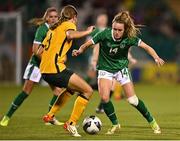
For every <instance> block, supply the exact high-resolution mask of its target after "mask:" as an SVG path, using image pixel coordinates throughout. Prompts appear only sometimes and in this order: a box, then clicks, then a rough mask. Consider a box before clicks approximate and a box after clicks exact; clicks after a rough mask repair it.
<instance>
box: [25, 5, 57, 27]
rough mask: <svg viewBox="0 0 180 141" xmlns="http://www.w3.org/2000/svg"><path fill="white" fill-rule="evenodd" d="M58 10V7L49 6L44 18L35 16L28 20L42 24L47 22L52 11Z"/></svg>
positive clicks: (33, 23)
mask: <svg viewBox="0 0 180 141" xmlns="http://www.w3.org/2000/svg"><path fill="white" fill-rule="evenodd" d="M53 11H54V12H57V13H58V11H57V9H56V8H55V7H50V8H47V10H46V12H45V13H44V16H43V17H42V18H33V19H31V20H29V21H28V23H29V24H31V25H35V26H39V25H41V24H44V23H45V22H46V18H47V17H48V15H49V13H50V12H53Z"/></svg>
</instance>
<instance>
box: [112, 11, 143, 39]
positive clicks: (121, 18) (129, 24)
mask: <svg viewBox="0 0 180 141" xmlns="http://www.w3.org/2000/svg"><path fill="white" fill-rule="evenodd" d="M114 22H117V23H123V24H124V28H125V31H124V36H126V37H128V38H132V37H136V36H137V35H138V34H140V33H141V32H140V30H139V27H141V25H137V26H136V25H135V24H134V21H133V19H132V18H131V16H130V15H129V12H128V11H122V12H120V13H118V14H117V15H116V16H115V17H114V19H113V21H112V23H114Z"/></svg>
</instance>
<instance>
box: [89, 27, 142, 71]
mask: <svg viewBox="0 0 180 141" xmlns="http://www.w3.org/2000/svg"><path fill="white" fill-rule="evenodd" d="M140 41H141V39H139V38H138V37H134V38H127V37H126V38H122V39H121V40H115V39H114V37H113V30H112V28H106V29H105V30H103V31H102V32H99V33H98V34H96V35H95V36H94V37H93V38H92V42H93V43H94V44H97V43H99V45H100V50H99V58H98V65H97V69H98V70H105V71H108V72H112V73H113V72H117V71H119V70H121V69H123V68H125V67H128V63H129V61H128V50H129V48H130V47H131V46H138V45H139V43H140Z"/></svg>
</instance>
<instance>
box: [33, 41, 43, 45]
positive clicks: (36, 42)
mask: <svg viewBox="0 0 180 141" xmlns="http://www.w3.org/2000/svg"><path fill="white" fill-rule="evenodd" d="M33 43H34V44H38V45H39V44H41V42H38V41H33Z"/></svg>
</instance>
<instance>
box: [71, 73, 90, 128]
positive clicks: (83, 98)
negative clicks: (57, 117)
mask: <svg viewBox="0 0 180 141" xmlns="http://www.w3.org/2000/svg"><path fill="white" fill-rule="evenodd" d="M68 88H69V89H71V90H72V91H77V92H79V93H80V94H79V95H78V97H77V99H76V101H75V104H74V108H73V111H72V114H71V116H70V119H69V120H68V122H69V123H70V124H71V125H76V123H77V121H78V120H79V118H80V116H81V114H82V113H83V111H84V109H85V107H86V105H87V104H88V101H89V99H90V97H91V96H92V93H93V90H92V88H91V87H90V85H88V84H87V83H86V81H84V80H83V79H82V78H81V77H79V76H78V75H77V74H75V73H74V74H73V75H72V76H71V77H70V79H69V83H68Z"/></svg>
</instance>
